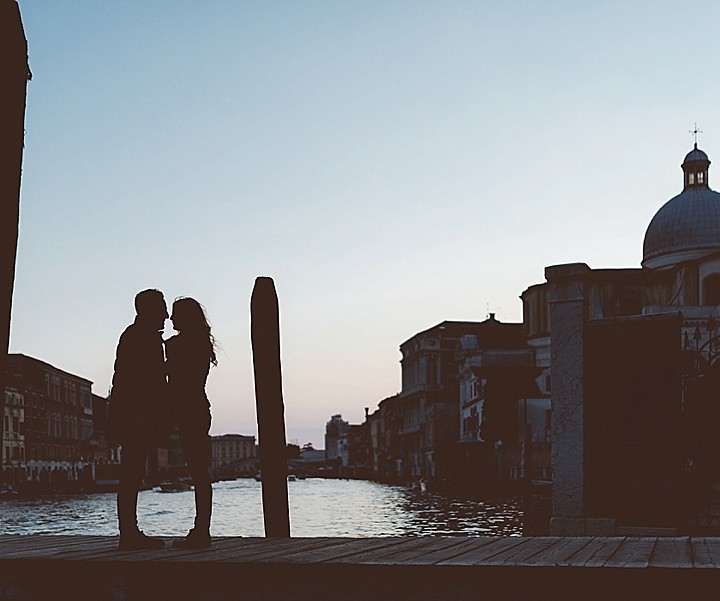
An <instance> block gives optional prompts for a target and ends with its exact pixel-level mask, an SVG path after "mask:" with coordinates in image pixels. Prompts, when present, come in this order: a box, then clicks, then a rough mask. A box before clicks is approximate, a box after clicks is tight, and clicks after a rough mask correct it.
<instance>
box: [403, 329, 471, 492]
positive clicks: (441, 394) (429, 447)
mask: <svg viewBox="0 0 720 601" xmlns="http://www.w3.org/2000/svg"><path fill="white" fill-rule="evenodd" d="M482 329H483V327H482V325H481V323H479V322H467V321H443V322H441V323H439V324H437V325H435V326H433V327H431V328H429V329H427V330H424V331H422V332H419V333H418V334H415V335H414V336H412V337H411V338H409V339H408V340H406V341H405V342H403V343H402V344H401V345H400V352H401V354H402V359H401V360H400V364H401V370H402V387H401V391H400V394H399V397H398V404H397V405H398V406H397V407H395V409H396V410H399V415H395V416H393V417H394V425H395V426H396V427H398V428H399V430H398V438H399V440H398V442H399V447H400V448H399V449H398V448H397V447H396V448H395V449H393V450H394V453H398V451H399V456H398V455H395V456H394V457H393V459H394V462H395V465H396V470H397V473H396V474H395V475H396V477H398V478H401V479H405V480H406V481H415V480H419V479H421V478H424V479H428V480H431V479H438V480H442V479H445V478H447V477H448V475H449V472H450V471H451V463H452V461H453V460H454V456H455V452H454V451H455V449H454V446H455V445H456V443H457V440H458V421H459V405H458V399H459V383H458V382H459V380H458V376H459V371H458V357H457V351H458V345H459V343H460V340H461V339H462V338H463V337H464V336H474V335H476V334H478V333H479V331H480V330H482Z"/></svg>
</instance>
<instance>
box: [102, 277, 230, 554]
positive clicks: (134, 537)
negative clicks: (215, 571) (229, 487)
mask: <svg viewBox="0 0 720 601" xmlns="http://www.w3.org/2000/svg"><path fill="white" fill-rule="evenodd" d="M135 312H136V316H135V321H134V322H133V323H132V324H131V325H129V326H128V327H127V328H126V330H125V331H124V332H123V334H122V336H120V342H119V343H118V346H117V353H116V358H115V373H114V375H113V381H112V392H111V400H110V416H109V424H108V426H109V438H110V440H111V441H112V442H115V443H117V444H120V445H122V455H121V460H120V484H119V488H118V494H117V512H118V523H119V529H120V545H119V547H120V549H128V550H135V549H160V548H162V547H164V546H165V543H164V542H163V540H162V539H160V538H152V537H149V536H147V535H146V534H144V533H143V532H142V531H141V530H140V529H139V528H138V523H137V500H138V492H139V491H140V489H141V488H142V486H143V480H144V478H145V466H146V463H147V460H148V458H149V457H150V456H152V455H153V454H155V455H156V454H157V448H158V445H159V444H160V442H161V441H162V440H163V439H165V440H166V439H167V436H168V435H169V433H170V432H171V431H172V430H173V429H174V427H175V426H177V427H178V428H179V432H180V444H181V446H182V453H183V457H184V459H185V463H186V465H187V468H188V471H189V472H190V477H191V478H192V482H193V487H194V489H195V525H194V527H193V528H192V530H190V532H189V533H188V535H187V536H186V537H185V538H184V539H180V540H177V541H175V542H174V543H173V547H180V548H189V549H197V548H203V547H208V546H210V515H211V513H212V483H211V480H210V462H211V450H210V436H209V430H210V402H209V401H208V398H207V394H206V393H205V382H206V380H207V376H208V372H209V371H210V365H211V364H212V365H217V358H216V355H215V339H214V338H213V335H212V333H211V331H210V325H209V324H208V321H207V317H206V315H205V311H204V310H203V307H202V305H200V303H198V302H197V301H196V300H194V299H192V298H180V299H178V300H176V301H175V302H174V303H173V306H172V315H171V316H170V320H171V321H172V324H173V328H174V329H175V330H176V331H177V332H178V333H177V335H175V336H173V337H171V338H169V339H168V340H167V341H163V338H162V331H163V328H164V326H165V320H166V319H167V318H168V312H167V306H166V304H165V298H164V296H163V294H162V292H160V291H159V290H143V291H142V292H140V293H138V294H137V296H136V297H135ZM163 347H164V348H163Z"/></svg>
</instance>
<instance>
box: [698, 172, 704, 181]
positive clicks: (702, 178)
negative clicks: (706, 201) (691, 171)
mask: <svg viewBox="0 0 720 601" xmlns="http://www.w3.org/2000/svg"><path fill="white" fill-rule="evenodd" d="M704 181H705V173H702V172H701V173H698V174H697V182H698V184H702V183H703V182H704Z"/></svg>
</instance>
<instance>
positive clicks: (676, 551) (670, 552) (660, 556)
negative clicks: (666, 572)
mask: <svg viewBox="0 0 720 601" xmlns="http://www.w3.org/2000/svg"><path fill="white" fill-rule="evenodd" d="M692 565H693V560H692V552H691V550H690V538H689V537H687V536H672V537H669V536H667V537H666V536H662V537H658V539H657V542H656V543H655V549H654V550H653V554H652V557H651V558H650V567H651V568H690V567H692Z"/></svg>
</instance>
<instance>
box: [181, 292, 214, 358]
mask: <svg viewBox="0 0 720 601" xmlns="http://www.w3.org/2000/svg"><path fill="white" fill-rule="evenodd" d="M170 320H171V321H172V324H173V328H174V329H175V330H177V331H178V332H181V333H187V334H191V335H196V336H202V337H203V338H205V339H207V341H208V343H209V346H210V360H211V361H212V363H213V365H217V358H216V356H215V338H214V337H213V335H212V332H211V329H210V323H209V322H208V320H207V316H206V315H205V309H204V307H203V306H202V305H201V304H200V303H199V302H197V301H196V300H195V299H194V298H190V297H182V298H178V299H175V302H174V303H173V305H172V314H171V315H170Z"/></svg>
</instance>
